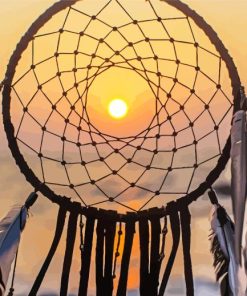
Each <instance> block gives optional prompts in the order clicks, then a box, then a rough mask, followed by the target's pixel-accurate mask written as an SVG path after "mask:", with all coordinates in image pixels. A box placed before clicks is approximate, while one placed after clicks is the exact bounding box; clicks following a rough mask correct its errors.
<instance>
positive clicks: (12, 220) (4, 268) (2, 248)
mask: <svg viewBox="0 0 247 296" xmlns="http://www.w3.org/2000/svg"><path fill="white" fill-rule="evenodd" d="M36 198H37V194H36V193H32V194H31V195H30V196H29V197H28V199H27V204H25V205H24V206H21V205H18V206H14V207H13V208H12V209H11V210H10V211H9V213H8V214H7V215H6V216H5V218H3V219H2V220H1V221H0V295H3V291H4V290H5V287H6V284H7V281H8V277H9V273H10V269H11V264H12V262H13V260H14V259H15V256H16V252H17V249H18V245H19V241H20V236H21V231H22V230H23V229H24V227H25V224H26V218H27V211H28V208H29V206H30V205H32V201H33V200H34V199H35V200H36Z"/></svg>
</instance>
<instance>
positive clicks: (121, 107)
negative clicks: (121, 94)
mask: <svg viewBox="0 0 247 296" xmlns="http://www.w3.org/2000/svg"><path fill="white" fill-rule="evenodd" d="M108 112H109V114H110V115H111V116H112V117H113V118H115V119H120V118H123V117H124V116H126V114H127V112H128V106H127V104H126V102H125V101H124V100H122V99H114V100H112V101H111V102H110V104H109V105H108Z"/></svg>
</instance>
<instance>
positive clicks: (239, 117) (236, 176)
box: [231, 93, 247, 266]
mask: <svg viewBox="0 0 247 296" xmlns="http://www.w3.org/2000/svg"><path fill="white" fill-rule="evenodd" d="M241 96H243V94H242V93H241ZM231 145H232V147H231V160H232V164H231V172H232V184H231V185H232V205H233V213H234V221H235V252H236V259H237V263H238V264H239V266H241V265H242V264H241V261H242V260H241V257H242V236H243V224H244V214H245V202H246V176H247V174H246V171H247V166H246V161H247V158H246V153H247V149H246V148H247V147H246V113H245V111H244V110H240V111H238V112H236V113H235V115H234V117H233V123H232V129H231Z"/></svg>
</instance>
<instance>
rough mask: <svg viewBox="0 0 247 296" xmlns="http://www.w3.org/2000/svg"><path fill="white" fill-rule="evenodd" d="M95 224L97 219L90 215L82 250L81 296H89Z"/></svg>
mask: <svg viewBox="0 0 247 296" xmlns="http://www.w3.org/2000/svg"><path fill="white" fill-rule="evenodd" d="M94 210H96V209H93V208H90V211H91V213H92V212H93V211H94ZM94 224H95V218H94V217H93V216H92V215H89V216H88V217H87V220H86V227H85V237H84V242H83V248H82V250H81V274H80V284H79V294H78V295H80V296H87V289H88V280H89V272H90V263H91V254H92V244H93V234H94ZM81 237H82V236H81ZM81 245H82V244H81Z"/></svg>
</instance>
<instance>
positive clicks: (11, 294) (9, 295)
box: [8, 246, 19, 296]
mask: <svg viewBox="0 0 247 296" xmlns="http://www.w3.org/2000/svg"><path fill="white" fill-rule="evenodd" d="M18 250H19V246H18V248H17V250H16V255H15V262H14V268H13V273H12V280H11V286H10V288H9V293H8V296H13V295H14V291H15V289H14V281H15V273H16V264H17V257H18Z"/></svg>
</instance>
